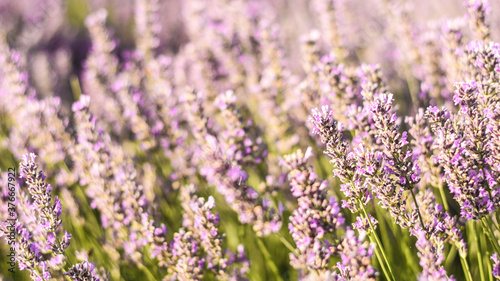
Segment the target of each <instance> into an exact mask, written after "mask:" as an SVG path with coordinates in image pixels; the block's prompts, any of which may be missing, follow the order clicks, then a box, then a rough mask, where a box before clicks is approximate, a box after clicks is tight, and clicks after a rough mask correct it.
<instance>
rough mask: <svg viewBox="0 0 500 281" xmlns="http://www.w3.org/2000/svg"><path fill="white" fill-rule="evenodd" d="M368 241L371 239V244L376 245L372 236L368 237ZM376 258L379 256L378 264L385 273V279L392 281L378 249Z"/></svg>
mask: <svg viewBox="0 0 500 281" xmlns="http://www.w3.org/2000/svg"><path fill="white" fill-rule="evenodd" d="M368 239H370V242H372V243H376V242H375V241H374V239H373V237H372V236H371V235H368ZM375 256H377V260H378V263H379V264H380V267H381V268H382V272H384V275H385V278H386V279H387V280H392V279H390V278H389V272H387V269H386V267H385V265H384V260H383V259H382V257H381V256H380V249H379V248H378V247H377V248H376V249H375Z"/></svg>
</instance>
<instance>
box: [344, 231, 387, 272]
mask: <svg viewBox="0 0 500 281" xmlns="http://www.w3.org/2000/svg"><path fill="white" fill-rule="evenodd" d="M365 235H366V233H361V234H360V235H359V237H358V236H356V234H355V233H354V231H353V230H351V229H349V228H347V231H346V234H345V236H344V239H343V240H342V243H341V244H340V245H339V246H338V250H339V251H340V258H341V262H338V263H337V268H338V269H339V270H340V276H342V277H343V278H345V280H359V281H361V280H372V281H375V280H376V279H377V276H378V272H377V271H376V270H375V268H374V267H373V266H372V265H371V262H370V259H371V258H372V257H373V254H374V245H371V244H369V243H367V242H364V240H365V237H366V236H365Z"/></svg>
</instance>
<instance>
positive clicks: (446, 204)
mask: <svg viewBox="0 0 500 281" xmlns="http://www.w3.org/2000/svg"><path fill="white" fill-rule="evenodd" d="M438 189H439V194H441V201H443V206H444V210H445V211H446V212H448V211H449V210H450V207H449V206H448V200H446V194H445V193H444V187H443V183H440V184H439V187H438Z"/></svg>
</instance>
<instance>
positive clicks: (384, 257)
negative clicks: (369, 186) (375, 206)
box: [358, 200, 396, 280]
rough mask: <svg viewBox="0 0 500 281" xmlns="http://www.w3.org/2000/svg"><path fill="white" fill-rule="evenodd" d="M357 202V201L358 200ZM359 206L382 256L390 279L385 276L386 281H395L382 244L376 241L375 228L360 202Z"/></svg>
mask: <svg viewBox="0 0 500 281" xmlns="http://www.w3.org/2000/svg"><path fill="white" fill-rule="evenodd" d="M358 201H359V200H358ZM358 203H359V205H360V206H361V209H362V210H363V213H364V214H365V217H366V219H367V220H368V224H370V228H371V230H372V231H371V232H372V235H373V237H374V240H375V242H376V243H377V248H378V249H379V250H380V254H381V255H382V257H383V259H384V262H385V264H386V265H387V269H388V270H389V275H390V277H391V278H389V277H388V276H387V275H386V277H387V279H388V280H396V279H395V278H394V274H393V271H392V268H391V265H390V264H389V261H388V260H387V255H386V254H385V251H384V248H383V247H382V243H380V240H379V239H378V236H377V233H376V232H375V227H373V224H372V221H371V219H370V217H369V216H368V213H367V212H366V209H365V206H364V205H363V204H362V202H361V201H359V202H358Z"/></svg>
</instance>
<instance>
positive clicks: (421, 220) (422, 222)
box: [410, 188, 427, 232]
mask: <svg viewBox="0 0 500 281" xmlns="http://www.w3.org/2000/svg"><path fill="white" fill-rule="evenodd" d="M410 192H411V196H412V197H413V201H414V202H415V207H416V208H417V213H418V218H419V219H420V223H421V224H422V229H423V230H425V232H427V229H426V228H425V224H424V220H423V219H422V215H421V214H420V208H419V207H418V203H417V197H415V192H413V188H412V189H410Z"/></svg>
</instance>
